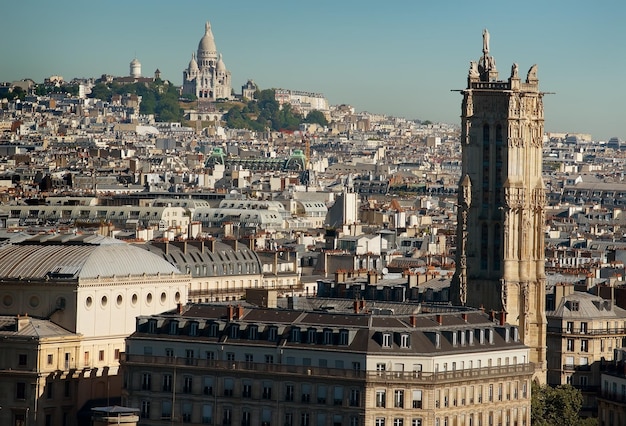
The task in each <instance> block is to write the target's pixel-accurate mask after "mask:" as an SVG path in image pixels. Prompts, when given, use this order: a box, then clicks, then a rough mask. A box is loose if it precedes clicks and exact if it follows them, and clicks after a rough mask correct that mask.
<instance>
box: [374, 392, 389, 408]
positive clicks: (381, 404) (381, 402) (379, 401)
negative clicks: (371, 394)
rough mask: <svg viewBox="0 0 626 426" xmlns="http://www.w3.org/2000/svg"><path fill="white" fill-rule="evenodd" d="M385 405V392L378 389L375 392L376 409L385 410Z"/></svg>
mask: <svg viewBox="0 0 626 426" xmlns="http://www.w3.org/2000/svg"><path fill="white" fill-rule="evenodd" d="M386 404H387V392H386V391H385V389H379V390H377V391H376V407H378V408H385V406H386Z"/></svg>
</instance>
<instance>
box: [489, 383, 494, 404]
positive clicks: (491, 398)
mask: <svg viewBox="0 0 626 426" xmlns="http://www.w3.org/2000/svg"><path fill="white" fill-rule="evenodd" d="M489 402H493V385H489Z"/></svg>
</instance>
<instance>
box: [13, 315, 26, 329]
mask: <svg viewBox="0 0 626 426" xmlns="http://www.w3.org/2000/svg"><path fill="white" fill-rule="evenodd" d="M28 324H30V318H28V314H24V316H20V315H18V316H17V317H16V318H15V331H22V330H23V329H24V327H26V326H27V325H28Z"/></svg>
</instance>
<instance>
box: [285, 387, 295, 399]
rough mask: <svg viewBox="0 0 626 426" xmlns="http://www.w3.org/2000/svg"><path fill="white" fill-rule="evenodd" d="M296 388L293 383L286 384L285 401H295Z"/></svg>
mask: <svg viewBox="0 0 626 426" xmlns="http://www.w3.org/2000/svg"><path fill="white" fill-rule="evenodd" d="M293 396H294V388H293V385H285V401H287V402H291V401H293Z"/></svg>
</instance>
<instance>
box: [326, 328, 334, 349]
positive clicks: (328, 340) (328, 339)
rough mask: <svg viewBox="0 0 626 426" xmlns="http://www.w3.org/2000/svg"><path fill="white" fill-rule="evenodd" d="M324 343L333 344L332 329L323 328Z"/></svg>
mask: <svg viewBox="0 0 626 426" xmlns="http://www.w3.org/2000/svg"><path fill="white" fill-rule="evenodd" d="M324 344H325V345H332V344H333V331H332V330H329V329H324Z"/></svg>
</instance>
